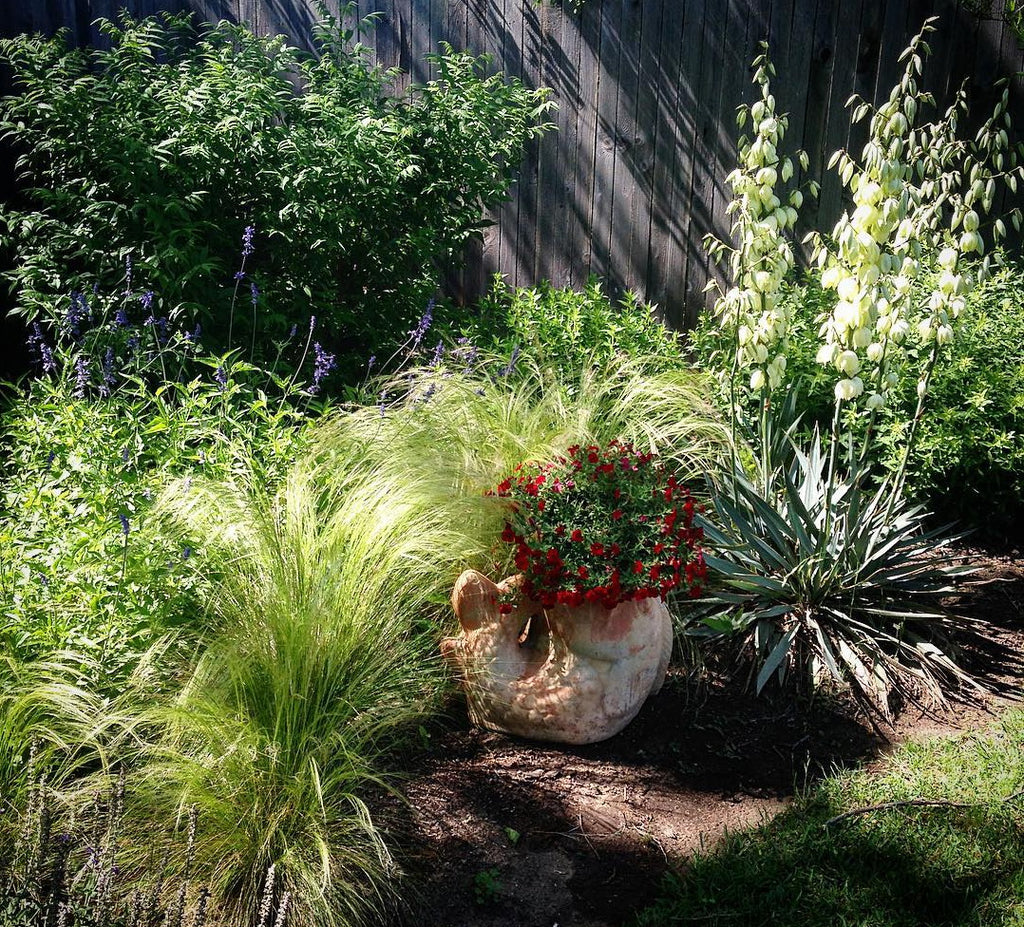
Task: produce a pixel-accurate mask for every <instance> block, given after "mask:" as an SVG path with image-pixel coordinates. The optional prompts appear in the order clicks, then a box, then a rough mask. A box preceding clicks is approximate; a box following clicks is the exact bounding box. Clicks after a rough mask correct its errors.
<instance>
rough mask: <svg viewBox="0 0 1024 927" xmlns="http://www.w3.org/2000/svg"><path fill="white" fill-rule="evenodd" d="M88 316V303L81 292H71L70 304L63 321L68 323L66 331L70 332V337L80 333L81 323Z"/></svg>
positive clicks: (75, 336)
mask: <svg viewBox="0 0 1024 927" xmlns="http://www.w3.org/2000/svg"><path fill="white" fill-rule="evenodd" d="M88 317H89V304H88V303H87V302H86V301H85V296H84V295H83V294H81V293H72V294H71V305H70V306H68V311H67V315H66V317H65V321H66V322H67V325H68V331H69V332H71V335H72V337H74V338H77V337H78V336H79V335H81V334H82V323H83V322H84V321H86V320H87V319H88Z"/></svg>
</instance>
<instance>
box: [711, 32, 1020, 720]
mask: <svg viewBox="0 0 1024 927" xmlns="http://www.w3.org/2000/svg"><path fill="white" fill-rule="evenodd" d="M931 22H932V21H931V20H929V21H928V22H926V23H925V26H924V28H923V30H922V32H921V33H920V34H919V35H918V36H916V37H915V38H914V39H913V41H912V42H911V44H910V46H909V47H908V48H907V50H906V51H905V52H904V54H903V59H904V60H905V62H906V64H905V70H904V73H903V75H902V77H901V78H900V80H899V81H898V83H897V84H896V86H895V87H894V88H893V90H892V92H891V94H890V95H889V98H888V100H887V101H885V102H884V103H882V104H881V105H879V106H877V107H876V106H873V105H872V104H870V103H867V102H859V103H858V105H857V107H856V109H855V111H854V114H853V119H854V121H859V120H861V119H863V118H864V117H865V116H867V115H869V114H870V116H871V118H870V122H869V132H868V140H867V142H866V144H865V146H864V148H863V151H862V153H861V155H860V157H859V158H856V157H854V156H853V155H851V154H849V153H847V152H845V151H841V152H837V153H836V154H835V155H834V156H833V158H832V161H831V162H830V166H832V167H835V168H836V169H837V170H838V172H839V177H840V180H841V182H842V184H843V185H844V187H845V188H846V189H847V191H848V192H849V196H850V199H851V201H852V202H851V206H850V208H849V211H848V212H847V213H845V214H844V215H842V216H841V217H840V219H839V221H838V222H837V224H836V226H835V228H834V230H833V231H832V233H831V235H822V234H818V233H813V234H812V235H811V236H809V239H810V240H811V241H813V243H814V253H815V265H816V268H817V272H818V273H819V274H820V278H821V285H822V287H823V288H824V289H825V290H826V291H828V292H834V297H833V298H832V300H831V301H830V302H829V304H827V305H826V308H825V311H824V312H822V314H821V315H820V316H819V317H818V319H817V322H816V330H817V336H818V339H819V342H818V346H817V348H816V350H815V351H813V353H815V354H816V360H817V362H818V363H819V364H820V365H822V366H823V367H824V368H825V369H826V370H827V371H829V372H830V373H831V376H832V377H833V379H834V383H833V389H832V392H833V395H834V399H835V405H834V408H833V414H832V423H831V428H830V429H829V430H828V434H827V435H826V436H825V437H824V438H822V437H820V436H819V435H818V433H817V432H815V433H814V434H813V435H812V436H811V438H810V439H809V441H808V440H807V439H806V438H804V439H801V438H798V437H797V434H798V431H797V422H798V420H799V414H798V413H799V397H798V396H797V393H796V387H797V384H796V383H795V382H794V381H793V380H792V378H790V377H789V376H787V374H786V371H787V366H788V365H787V357H786V351H787V348H788V344H789V339H790V337H791V336H793V333H794V326H793V325H792V321H793V320H792V318H791V316H790V309H791V305H792V304H791V303H789V302H787V301H786V300H784V299H781V298H780V294H781V292H782V287H783V278H784V276H785V274H786V273H787V271H788V270H789V268H790V266H791V264H792V255H793V251H792V247H791V246H790V245H789V244H788V242H786V241H785V240H784V238H783V237H782V233H783V232H785V231H786V230H787V229H791V228H792V227H793V226H794V224H795V221H796V218H797V216H796V215H795V214H791V212H790V209H792V210H793V211H794V213H795V211H796V210H797V209H798V207H799V205H800V203H801V198H800V197H799V196H796V197H794V196H793V195H792V194H791V195H790V197H789V202H790V207H785V208H784V207H783V206H782V205H781V200H780V196H779V195H778V194H777V193H776V192H775V189H776V185H777V183H778V182H779V181H780V180H785V179H788V178H789V177H790V176H791V175H792V166H791V162H790V161H789V160H788V159H786V158H784V156H783V155H782V154H780V152H779V147H780V146H781V144H782V143H783V140H784V132H785V120H784V118H782V117H777V116H776V115H775V112H774V99H773V98H772V96H771V92H770V78H771V76H772V74H773V73H774V71H773V69H772V66H771V64H770V63H769V62H768V60H767V58H766V57H765V56H761V57H760V58H758V60H757V61H756V62H755V66H756V72H755V78H754V80H755V83H757V84H758V86H759V88H760V95H761V100H760V101H758V103H756V104H755V105H754V106H753V107H751V108H750V109H749V110H748V109H742V110H741V123H742V121H743V120H744V119H745V118H747V117H750V118H752V119H753V121H754V125H755V134H754V138H753V140H750V139H743V140H742V141H741V143H740V158H741V163H740V167H739V168H738V169H737V170H736V171H734V172H733V174H731V175H730V183H731V184H732V186H733V189H734V193H735V196H736V198H735V199H734V201H733V203H732V205H731V207H730V213H731V214H733V215H734V216H735V217H736V218H735V219H734V223H733V229H732V231H733V239H734V241H733V243H732V244H730V243H724V242H718V243H715V244H714V245H713V246H712V248H713V253H715V254H716V255H718V256H721V255H723V254H728V255H730V257H731V262H732V271H733V275H734V277H735V279H736V285H735V286H734V287H732V288H731V289H729V290H728V291H727V292H725V293H724V294H723V295H722V298H721V299H720V300H719V304H718V309H719V317H720V318H721V320H722V323H723V327H724V328H725V329H726V331H727V332H728V333H729V338H730V342H731V345H730V348H729V349H728V350H727V351H726V357H725V359H724V360H725V362H724V363H723V364H722V368H723V369H722V379H723V380H724V381H725V384H726V386H727V391H728V395H729V404H730V408H731V409H732V421H733V429H734V434H736V435H737V436H739V435H740V434H741V433H744V434H745V436H746V438H747V440H748V442H749V450H748V451H747V452H742V451H741V452H739V453H737V455H736V456H735V457H734V460H733V468H732V472H731V473H730V474H728V475H727V477H726V479H724V480H723V481H722V485H720V486H719V487H718V488H717V490H716V493H715V498H714V511H715V515H716V517H717V520H718V523H719V524H718V527H714V526H711V525H709V527H708V538H709V540H712V541H714V542H715V543H716V545H717V549H716V550H715V552H714V556H713V557H709V558H708V564H709V567H710V568H711V573H712V576H713V582H714V585H715V587H716V589H717V598H716V601H715V602H714V603H712V605H711V607H710V611H711V614H710V615H706V616H705V620H706V623H707V624H710V625H711V626H712V627H713V628H715V629H716V630H722V629H724V628H726V627H731V628H733V629H737V630H740V631H742V632H744V633H747V634H749V637H750V640H751V642H752V643H753V645H754V650H755V654H756V660H757V665H758V667H759V672H758V673H757V687H758V689H761V688H762V687H763V686H764V685H766V684H767V682H768V681H769V680H770V679H771V678H772V677H773V676H777V678H779V679H780V680H783V679H785V678H786V675H787V668H794V669H797V670H798V671H799V672H798V673H796V674H794V675H795V676H796V677H797V678H801V679H803V680H805V681H808V682H811V681H816V680H820V679H822V678H823V677H831V678H833V679H834V680H837V681H839V682H842V683H847V684H849V685H850V686H851V688H852V690H853V692H854V693H855V694H856V695H858V696H860V697H861V698H862V699H863V701H864V703H865V704H866V705H868V706H870V707H872V708H874V709H876V710H878V711H880V712H881V713H882V714H883V715H888V714H889V711H890V698H891V696H892V695H893V693H899V695H901V696H902V697H903V698H905V699H917V698H923V699H924V700H925V701H926V702H931V703H935V702H942V701H944V700H945V698H946V697H947V695H948V694H951V693H967V692H976V691H977V690H978V689H979V688H981V685H980V683H979V682H978V681H977V680H975V679H973V678H971V677H970V676H969V675H968V674H967V673H966V672H964V671H963V669H962V668H961V667H960V666H959V665H958V664H957V662H956V661H955V648H954V646H953V643H952V640H951V636H950V632H953V631H956V632H958V633H960V632H962V633H965V634H968V635H969V634H971V633H973V632H976V631H978V630H979V626H978V625H976V624H972V623H970V622H967V621H966V620H964V619H959V618H954V617H953V616H950V615H948V614H946V612H945V611H944V610H943V609H942V608H941V606H940V604H939V602H938V596H939V595H940V594H941V593H943V592H947V591H949V589H950V588H951V586H950V583H951V581H952V578H953V577H954V576H955V575H956V573H957V572H958V571H957V570H956V569H954V568H952V567H951V566H950V565H949V563H948V552H947V550H946V547H947V546H948V543H949V541H950V539H949V538H942V537H940V536H939V535H936V534H927V533H923V532H922V520H923V518H922V513H921V512H920V511H919V510H918V509H917V508H915V507H914V506H913V504H912V502H911V500H910V499H909V498H908V495H907V492H906V485H905V482H906V467H907V460H908V459H909V456H910V454H911V451H912V448H913V446H914V441H915V438H916V435H917V431H918V427H919V424H920V422H921V419H922V417H923V415H924V413H925V403H926V397H927V395H928V392H929V387H930V383H931V378H932V375H933V372H934V370H935V368H936V363H937V361H938V359H939V357H940V354H941V352H942V351H943V348H944V347H945V346H946V345H948V344H949V343H950V342H951V341H952V340H953V339H954V338H955V334H956V324H957V319H958V317H959V315H960V313H961V311H962V310H963V307H964V299H965V296H966V294H967V293H968V292H969V291H970V289H971V287H972V286H974V285H975V284H976V282H977V281H978V280H979V279H982V278H984V277H985V276H986V275H987V274H988V273H989V270H990V259H989V258H988V257H984V258H983V257H982V255H983V253H984V251H985V250H986V243H985V238H984V237H983V234H982V233H983V231H984V232H985V234H988V235H990V237H991V238H993V239H998V238H1000V237H1002V235H1004V234H1005V231H1006V229H1005V223H1004V221H1003V220H1002V219H1000V218H996V219H995V220H994V221H993V222H991V223H990V225H989V226H988V227H983V221H982V216H984V215H987V214H988V213H989V212H990V210H991V208H992V204H993V200H994V195H995V190H996V187H997V184H999V183H1004V184H1006V185H1007V186H1008V187H1009V188H1010V189H1011V190H1012V189H1015V188H1016V185H1017V182H1018V180H1020V179H1024V169H1022V167H1021V166H1020V163H1019V151H1018V150H1016V149H1014V148H1012V147H1011V146H1010V144H1009V140H1008V136H1007V131H1006V127H1007V126H1008V125H1009V116H1008V114H1007V105H1008V99H1009V97H1008V93H1007V92H1006V91H1004V92H1003V95H1002V97H1001V98H1000V100H999V101H998V102H997V104H996V106H995V109H994V111H993V113H992V115H991V116H990V117H989V118H988V119H987V120H986V121H985V122H984V123H983V124H982V126H981V128H980V130H979V131H978V133H977V135H976V136H975V138H974V139H973V140H963V139H961V138H960V137H959V135H958V132H957V130H958V124H959V122H960V121H961V120H962V119H963V118H965V116H966V97H965V94H964V92H963V91H962V90H961V91H960V92H959V93H958V94H957V95H956V99H955V100H954V102H953V104H952V105H951V106H950V107H949V108H948V109H947V110H946V111H945V112H944V113H943V114H941V116H940V117H939V118H938V119H936V120H934V121H932V122H925V121H922V113H924V112H925V111H926V109H927V107H928V106H929V105H933V101H932V100H931V97H930V96H929V95H928V94H927V93H925V92H924V91H923V90H921V89H920V85H919V78H920V75H921V72H922V70H923V66H924V61H925V59H926V58H927V56H928V54H929V49H928V45H927V43H926V42H925V41H924V36H925V35H926V34H927V32H929V31H931V30H932V28H933V27H932V25H931ZM794 192H796V193H798V192H799V191H794ZM776 201H779V202H778V203H777V202H776ZM1011 219H1012V221H1013V222H1014V223H1015V224H1017V225H1019V221H1020V216H1019V212H1018V211H1014V212H1013V213H1012V214H1011ZM804 330H805V331H806V328H805V329H804ZM812 330H814V329H812ZM908 386H909V387H910V388H911V389H912V390H913V391H914V399H915V405H914V411H913V414H912V416H911V418H910V421H909V422H908V423H907V425H906V427H905V428H904V429H903V430H902V435H903V439H904V443H903V447H902V449H901V452H900V454H899V462H898V464H897V466H896V468H895V471H894V472H893V473H892V474H891V475H890V476H889V477H888V478H886V479H885V480H882V481H881V482H879V480H878V478H877V476H876V474H875V470H876V469H877V458H878V456H879V453H878V449H877V423H878V416H879V413H880V410H882V409H884V408H886V407H887V406H889V405H890V404H892V403H893V398H894V396H896V395H900V391H902V390H904V389H905V387H908ZM750 409H753V410H754V414H753V416H749V417H748V410H750ZM751 418H752V419H753V420H751ZM737 443H738V442H737ZM889 452H890V453H891V448H889ZM790 678H793V677H792V676H791V677H790Z"/></svg>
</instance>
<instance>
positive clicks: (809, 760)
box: [389, 551, 1024, 927]
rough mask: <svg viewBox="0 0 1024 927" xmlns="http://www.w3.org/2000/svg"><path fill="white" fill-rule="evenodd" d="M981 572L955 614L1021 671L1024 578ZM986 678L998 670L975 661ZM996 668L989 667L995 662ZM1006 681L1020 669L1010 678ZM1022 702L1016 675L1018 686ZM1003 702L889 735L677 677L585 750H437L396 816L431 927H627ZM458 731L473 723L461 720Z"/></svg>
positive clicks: (842, 712) (1007, 570)
mask: <svg viewBox="0 0 1024 927" xmlns="http://www.w3.org/2000/svg"><path fill="white" fill-rule="evenodd" d="M963 556H964V557H967V558H970V559H971V562H972V563H973V564H974V565H976V566H977V567H978V568H979V570H978V572H977V573H976V574H975V575H973V576H972V577H971V580H970V585H965V586H964V589H963V591H962V592H961V593H959V594H958V595H957V596H954V597H951V599H950V604H952V605H954V606H955V607H956V608H957V609H958V610H960V611H961V612H962V613H964V614H968V615H971V616H973V617H976V618H978V619H982V620H985V621H988V622H991V623H992V624H993V625H994V627H995V632H996V641H997V644H998V645H999V646H1000V647H1002V648H1004V650H1003V656H1004V657H1005V656H1006V654H1008V653H1009V654H1016V655H1021V654H1024V561H1022V560H1021V558H1020V555H1019V553H1018V552H1016V551H1014V552H1013V554H1012V555H1010V556H1001V555H994V554H992V553H991V552H984V551H964V552H963ZM965 656H966V658H967V661H968V662H969V663H970V662H971V661H972V660H973V662H974V663H975V664H976V665H975V669H977V668H978V666H980V665H982V664H983V663H985V661H991V659H992V654H991V653H985V652H975V653H973V654H972V653H967V654H966V655H965ZM985 665H992V664H991V662H988V663H985ZM1003 665H1004V667H1005V666H1006V665H1007V664H1006V663H1005V660H1004V663H1003ZM1004 681H1005V682H1006V684H1007V685H1008V686H1010V687H1017V688H1019V685H1020V681H1021V677H1019V676H1017V674H1016V672H1014V673H1013V674H1011V675H1010V676H1007V675H1006V672H1005V669H1004ZM1000 704H1001V701H1000V700H996V701H995V702H992V703H990V704H989V705H988V706H984V705H966V706H964V705H958V706H956V707H954V708H953V709H951V710H949V711H946V712H943V713H942V714H941V715H935V714H927V713H924V712H921V711H918V710H916V709H915V710H906V711H904V713H903V714H902V715H901V716H900V717H899V718H898V719H897V721H896V724H895V727H894V728H893V729H892V730H888V731H884V732H880V731H878V730H877V729H874V728H873V727H872V726H871V725H870V724H868V723H867V721H866V720H865V719H864V718H863V717H860V716H858V714H857V713H856V711H855V710H854V709H853V707H852V705H851V704H850V703H849V702H847V701H845V700H841V699H835V700H829V699H825V698H818V699H816V700H814V701H812V702H811V703H810V704H804V705H796V704H794V702H793V700H792V699H788V700H783V699H776V700H771V699H766V698H754V697H753V696H752V695H750V694H749V692H747V691H745V690H744V689H743V687H742V686H741V685H739V684H738V683H736V682H732V683H727V682H726V681H724V679H714V678H712V679H711V680H710V681H708V678H707V675H706V674H704V675H703V676H702V677H701V681H700V682H697V681H694V679H692V678H689V677H687V675H686V674H684V673H681V672H677V673H676V674H674V675H673V676H671V677H670V679H669V681H668V683H667V684H666V686H665V688H664V689H663V690H662V692H660V693H659V694H658V695H656V696H654V697H653V698H651V699H650V700H649V701H648V703H647V704H646V705H645V707H644V709H643V711H642V712H641V714H640V716H639V717H638V718H637V719H636V721H634V722H633V724H631V725H630V726H629V727H628V728H627V729H626V730H625V731H624V732H623V733H622V734H620V735H618V736H617V737H614V738H612V739H611V740H608V741H606V742H604V743H600V744H593V745H590V746H586V747H562V746H550V745H544V744H534V743H527V742H524V741H519V740H515V739H513V738H509V737H505V736H502V735H498V734H491V733H486V732H482V731H477V730H473V729H471V728H469V727H468V725H467V724H466V723H465V722H458V721H453V722H452V723H451V724H450V726H448V727H446V728H443V729H441V730H439V731H437V732H435V733H434V734H432V749H431V750H430V751H428V753H427V754H426V755H425V756H424V757H423V758H422V759H421V761H420V768H419V769H417V770H416V771H415V773H414V775H413V777H412V778H411V780H410V781H409V782H408V783H407V786H406V794H407V796H408V802H409V804H408V807H406V808H404V809H402V810H398V809H392V813H391V814H390V815H389V816H390V817H391V818H392V829H393V831H395V832H398V833H401V834H404V837H402V838H400V841H401V843H402V845H403V846H402V857H403V860H404V863H405V867H406V870H407V872H408V879H407V897H408V902H409V910H408V911H407V912H406V913H405V915H404V921H405V922H406V923H407V924H409V925H417V927H469V925H477V927H492V925H493V927H497V925H503V927H553V925H558V927H620V925H623V924H626V923H628V922H629V921H630V919H631V916H632V914H633V913H634V912H635V911H636V910H637V909H638V908H639V907H642V906H644V905H645V904H647V903H648V902H649V901H650V900H651V899H652V897H653V895H654V893H655V891H656V889H657V886H658V883H659V881H660V880H661V878H662V876H663V875H664V874H665V873H666V871H668V870H669V869H671V868H678V867H679V866H681V865H685V862H686V860H687V859H688V858H689V857H690V856H691V855H692V854H693V853H694V852H695V851H697V850H698V849H700V848H702V847H709V846H713V845H714V844H715V842H716V841H717V840H718V839H720V837H721V835H722V834H723V832H724V831H726V830H733V829H737V828H743V827H747V826H750V825H752V824H756V823H758V822H759V821H761V820H763V819H764V818H765V817H766V816H771V815H773V814H775V813H777V812H778V811H780V810H781V809H783V808H784V807H785V806H786V805H787V803H789V802H790V801H791V800H792V798H793V796H794V795H795V794H797V793H798V792H799V791H800V790H801V789H804V788H806V787H807V786H808V785H810V784H813V782H814V781H815V780H816V779H818V778H820V777H821V776H823V775H825V774H827V773H829V772H831V771H833V770H835V769H837V768H842V767H847V766H855V765H863V764H866V763H870V762H871V761H872V760H873V759H875V758H877V757H878V756H879V754H880V753H882V752H884V751H885V750H886V749H887V748H889V747H890V746H891V744H893V743H896V742H899V741H902V740H905V739H908V738H921V737H926V736H932V735H939V734H944V733H945V734H948V733H954V732H957V731H960V730H965V729H969V728H972V727H976V726H980V725H983V724H985V723H987V722H988V721H989V720H990V717H991V715H990V712H991V711H992V710H993V709H994V708H998V707H999V705H1000ZM451 714H452V717H454V718H460V717H464V712H462V711H461V708H460V706H459V705H458V704H454V705H453V706H452V710H451Z"/></svg>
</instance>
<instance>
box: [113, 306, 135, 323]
mask: <svg viewBox="0 0 1024 927" xmlns="http://www.w3.org/2000/svg"><path fill="white" fill-rule="evenodd" d="M114 324H115V325H116V326H117V327H118V328H127V327H128V326H129V325H131V322H129V321H128V312H127V311H126V310H125V308H124V306H121V307H119V308H118V310H117V312H115V313H114Z"/></svg>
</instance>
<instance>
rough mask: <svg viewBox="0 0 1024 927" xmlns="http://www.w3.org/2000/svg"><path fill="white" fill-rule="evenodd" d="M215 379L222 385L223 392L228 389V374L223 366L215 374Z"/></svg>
mask: <svg viewBox="0 0 1024 927" xmlns="http://www.w3.org/2000/svg"><path fill="white" fill-rule="evenodd" d="M213 378H214V379H215V380H216V381H217V383H218V384H220V390H221V392H224V390H226V389H227V388H228V372H227V371H226V370H225V369H224V367H223V365H222V366H220V367H218V368H217V369H216V370H215V371H214V372H213Z"/></svg>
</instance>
